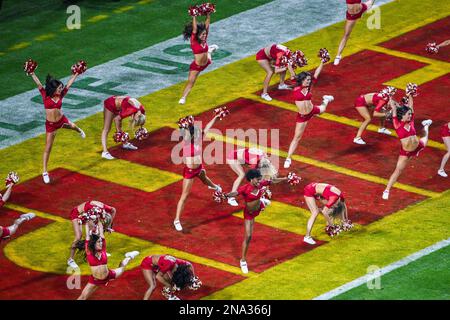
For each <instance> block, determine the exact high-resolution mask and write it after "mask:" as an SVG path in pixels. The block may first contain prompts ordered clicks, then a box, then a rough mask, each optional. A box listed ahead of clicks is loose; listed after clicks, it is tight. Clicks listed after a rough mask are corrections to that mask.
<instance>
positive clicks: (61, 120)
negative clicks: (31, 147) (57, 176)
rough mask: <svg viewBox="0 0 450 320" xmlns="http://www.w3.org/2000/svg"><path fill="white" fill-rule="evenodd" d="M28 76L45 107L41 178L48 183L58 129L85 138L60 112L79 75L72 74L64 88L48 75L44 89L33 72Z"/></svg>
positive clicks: (82, 132) (81, 131) (59, 82)
mask: <svg viewBox="0 0 450 320" xmlns="http://www.w3.org/2000/svg"><path fill="white" fill-rule="evenodd" d="M30 75H31V77H32V78H33V80H34V82H35V83H36V85H37V87H38V89H39V92H40V93H41V95H42V100H43V102H44V107H45V114H46V121H45V131H46V143H45V150H44V156H43V173H42V178H43V180H44V183H50V176H49V174H48V172H47V164H48V160H49V158H50V152H51V151H52V146H53V142H54V141H55V137H56V132H57V130H58V129H60V128H63V129H71V130H75V131H77V132H78V133H79V134H80V136H81V137H82V138H83V139H84V138H85V137H86V135H85V133H84V131H83V130H81V129H80V128H79V127H78V126H77V125H76V124H74V123H73V122H71V121H69V119H67V117H66V116H65V115H64V114H63V113H62V110H61V107H62V102H63V98H64V96H65V95H66V94H67V92H68V91H69V89H70V87H71V86H72V84H73V82H74V81H75V79H76V78H77V77H78V75H79V74H78V73H75V74H73V75H72V77H71V78H70V79H69V81H68V82H67V85H66V86H64V85H63V83H62V82H61V81H59V80H56V79H54V78H52V77H51V76H50V75H48V76H47V79H46V80H45V89H44V87H43V86H42V84H41V82H40V81H39V78H38V77H37V76H36V74H35V73H34V72H32V73H30Z"/></svg>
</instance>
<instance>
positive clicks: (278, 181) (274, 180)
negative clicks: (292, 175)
mask: <svg viewBox="0 0 450 320" xmlns="http://www.w3.org/2000/svg"><path fill="white" fill-rule="evenodd" d="M287 180H288V178H287V177H284V178H273V179H272V180H271V181H272V183H280V182H283V181H287Z"/></svg>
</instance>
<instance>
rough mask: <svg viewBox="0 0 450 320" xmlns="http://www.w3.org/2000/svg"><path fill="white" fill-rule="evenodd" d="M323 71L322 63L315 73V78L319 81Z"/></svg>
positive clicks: (321, 62)
mask: <svg viewBox="0 0 450 320" xmlns="http://www.w3.org/2000/svg"><path fill="white" fill-rule="evenodd" d="M322 69H323V61H320V64H319V66H318V67H317V69H316V71H315V72H314V78H315V79H319V75H320V73H321V72H322Z"/></svg>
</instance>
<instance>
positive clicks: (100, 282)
mask: <svg viewBox="0 0 450 320" xmlns="http://www.w3.org/2000/svg"><path fill="white" fill-rule="evenodd" d="M108 271H109V272H108V276H107V277H106V278H105V279H102V280H100V279H96V278H94V277H93V276H92V275H91V276H89V281H88V282H89V283H90V284H93V285H95V286H107V285H108V283H109V281H110V280H114V279H116V272H115V271H114V270H108Z"/></svg>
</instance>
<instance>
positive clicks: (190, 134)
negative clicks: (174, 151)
mask: <svg viewBox="0 0 450 320" xmlns="http://www.w3.org/2000/svg"><path fill="white" fill-rule="evenodd" d="M219 117H220V115H219V114H216V115H215V116H214V118H213V119H212V120H211V121H210V122H209V123H208V124H207V125H206V126H205V128H204V129H203V132H202V129H201V128H199V127H197V126H195V125H194V124H193V123H192V124H191V125H189V126H188V128H187V129H182V130H181V132H182V135H183V160H184V163H185V167H184V170H183V178H184V179H183V191H182V192H181V196H180V200H179V201H178V204H177V213H176V216H175V220H174V221H173V225H174V226H175V229H176V230H177V231H183V227H182V226H181V222H180V217H181V213H182V212H183V210H184V205H185V203H186V200H187V197H188V196H189V193H190V192H191V188H192V185H193V184H194V178H195V177H199V179H200V180H201V181H202V182H203V184H205V185H207V186H208V187H209V188H211V189H215V190H221V188H220V186H218V185H216V184H214V183H213V182H212V181H211V179H209V178H208V176H207V175H206V170H205V168H204V167H203V164H202V149H201V143H202V139H203V137H204V136H205V135H206V134H208V131H209V130H210V129H211V127H212V126H213V125H214V123H215V122H216V120H217V118H219Z"/></svg>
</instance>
